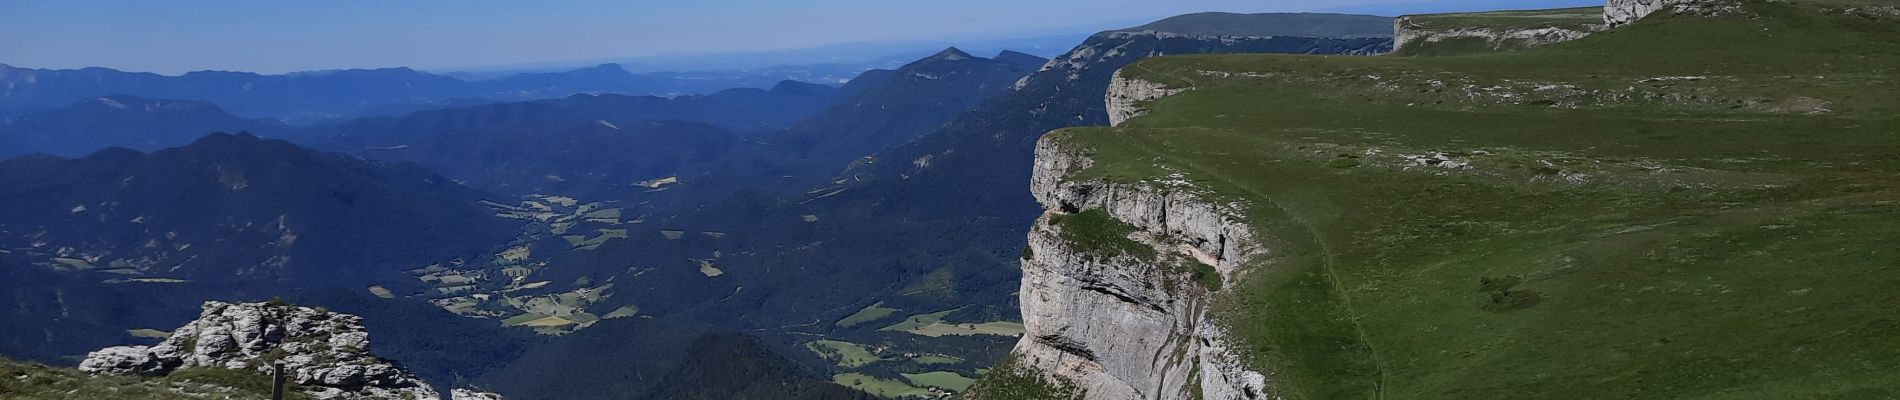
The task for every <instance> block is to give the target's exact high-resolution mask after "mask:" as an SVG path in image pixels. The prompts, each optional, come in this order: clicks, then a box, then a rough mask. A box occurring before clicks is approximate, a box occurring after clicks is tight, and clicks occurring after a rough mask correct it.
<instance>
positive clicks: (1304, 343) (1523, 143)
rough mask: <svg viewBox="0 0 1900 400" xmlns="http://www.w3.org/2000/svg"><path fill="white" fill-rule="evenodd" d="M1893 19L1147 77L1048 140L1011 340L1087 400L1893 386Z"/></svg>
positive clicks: (1898, 144)
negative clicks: (1040, 210) (1080, 124)
mask: <svg viewBox="0 0 1900 400" xmlns="http://www.w3.org/2000/svg"><path fill="white" fill-rule="evenodd" d="M1894 6H1895V5H1894V4H1891V3H1888V4H1885V5H1880V6H1866V5H1864V4H1843V3H1840V2H1834V1H1816V2H1767V1H1732V0H1713V1H1697V2H1688V3H1687V4H1686V5H1683V6H1680V7H1664V8H1662V9H1661V10H1660V11H1657V12H1656V13H1655V14H1651V15H1649V16H1648V17H1647V18H1643V19H1641V20H1639V21H1636V22H1634V23H1629V24H1627V25H1622V26H1619V27H1617V28H1614V29H1612V30H1608V31H1604V32H1599V33H1595V34H1592V35H1590V36H1587V37H1584V38H1581V39H1577V40H1574V41H1569V42H1564V43H1558V44H1554V45H1549V46H1545V47H1539V48H1533V49H1529V50H1522V51H1514V52H1502V53H1473V54H1468V55H1458V56H1444V57H1417V58H1413V57H1371V58H1358V57H1326V56H1286V55H1222V56H1210V55H1190V56H1177V57H1163V58H1155V59H1149V60H1144V61H1141V62H1137V63H1135V64H1134V65H1132V66H1131V67H1129V68H1125V69H1123V70H1122V71H1121V73H1120V74H1119V75H1118V78H1117V84H1116V87H1118V88H1120V89H1117V90H1116V91H1115V92H1114V93H1111V95H1110V96H1109V99H1110V102H1111V103H1112V104H1111V107H1112V108H1113V107H1125V108H1127V109H1131V110H1135V111H1137V112H1133V113H1131V114H1130V115H1139V116H1135V117H1133V118H1132V119H1128V120H1126V121H1125V122H1122V123H1120V124H1119V126H1117V127H1114V128H1077V129H1067V130H1061V131H1057V132H1055V133H1051V134H1050V135H1048V136H1045V137H1044V138H1043V139H1042V143H1041V144H1040V145H1039V146H1040V147H1039V152H1038V161H1037V166H1038V175H1037V176H1038V180H1037V183H1036V185H1035V186H1034V187H1035V188H1036V195H1037V196H1038V198H1039V199H1041V200H1043V203H1044V204H1045V207H1047V208H1048V211H1047V213H1046V214H1045V216H1044V222H1039V223H1038V224H1037V225H1036V226H1037V227H1036V228H1035V229H1034V232H1033V233H1032V234H1031V243H1032V245H1034V246H1032V247H1035V248H1034V249H1033V250H1035V251H1034V252H1033V254H1032V253H1031V252H1030V251H1027V250H1026V251H1025V253H1024V255H1025V257H1026V258H1027V259H1029V260H1030V261H1026V262H1025V267H1024V268H1025V272H1024V273H1025V276H1026V278H1025V280H1024V283H1023V291H1024V295H1023V302H1024V314H1025V324H1026V325H1027V326H1028V330H1029V336H1027V337H1026V338H1025V339H1024V341H1023V342H1021V343H1019V344H1018V346H1017V350H1016V353H1017V354H1018V356H1019V357H1022V359H1023V360H1024V361H1021V364H1022V365H1031V366H1036V367H1039V368H1041V369H1042V370H1043V371H1047V372H1048V373H1049V374H1051V375H1047V376H1055V377H1060V378H1063V379H1070V380H1072V381H1074V382H1075V383H1078V384H1082V385H1083V386H1084V387H1085V388H1088V389H1089V390H1091V392H1090V393H1089V394H1088V396H1090V398H1114V395H1113V393H1118V392H1119V391H1125V390H1126V391H1136V392H1143V391H1146V393H1147V394H1148V395H1152V396H1156V397H1158V398H1190V397H1199V396H1200V395H1202V394H1203V393H1205V394H1206V396H1207V397H1208V398H1217V397H1218V398H1229V397H1228V394H1235V393H1238V392H1247V393H1253V394H1260V393H1257V392H1255V391H1256V390H1264V391H1265V393H1264V394H1266V395H1270V396H1273V397H1282V398H1292V399H1317V398H1369V397H1370V398H1580V399H1595V398H1887V397H1893V396H1895V395H1900V385H1896V382H1895V381H1894V380H1893V379H1892V372H1891V371H1892V368H1894V367H1895V366H1896V364H1895V360H1900V350H1897V349H1895V348H1894V347H1893V346H1891V345H1889V344H1890V343H1895V342H1896V341H1900V330H1897V329H1896V325H1895V321H1900V314H1896V313H1895V311H1894V310H1893V309H1892V308H1891V307H1888V306H1886V305H1888V304H1892V303H1893V302H1895V301H1900V297H1896V293H1900V290H1897V289H1900V271H1897V270H1895V269H1894V268H1893V267H1892V266H1893V265H1896V263H1900V255H1896V254H1893V252H1891V251H1889V250H1890V248H1891V247H1892V246H1891V243H1894V242H1895V241H1896V240H1900V231H1895V230H1894V229H1892V227H1893V226H1894V224H1895V223H1896V222H1900V208H1896V206H1895V205H1896V204H1900V182H1897V181H1895V179H1894V176H1896V173H1900V162H1896V160H1900V119H1896V117H1895V115H1896V113H1895V111H1897V110H1900V101H1896V99H1900V86H1897V85H1896V83H1895V82H1897V81H1896V79H1895V78H1896V76H1895V74H1896V71H1895V70H1894V69H1892V67H1891V66H1893V65H1900V57H1897V56H1896V55H1900V47H1896V46H1897V45H1896V44H1897V43H1900V23H1897V22H1900V9H1897V8H1895V7H1894ZM1142 112H1145V114H1142ZM1071 221H1073V222H1071ZM1130 275H1133V276H1144V275H1146V276H1156V277H1159V278H1158V279H1160V281H1165V282H1179V283H1182V284H1184V285H1185V286H1173V287H1170V288H1163V287H1161V286H1160V285H1159V284H1156V285H1155V286H1152V287H1147V288H1144V287H1142V286H1141V285H1139V284H1132V285H1131V284H1129V283H1128V281H1127V280H1126V279H1127V277H1128V276H1130ZM1203 277H1215V278H1217V279H1211V280H1209V279H1200V278H1203ZM1196 281H1198V282H1200V284H1199V285H1191V284H1189V283H1191V282H1196ZM1065 282H1077V283H1075V284H1071V283H1065ZM1078 285H1080V286H1078ZM1108 294H1113V296H1109V295H1108ZM1062 310H1068V311H1069V312H1068V313H1062V312H1057V311H1062ZM1200 310H1208V311H1206V312H1205V314H1202V312H1201V311H1200ZM1032 315H1040V316H1042V317H1035V316H1032ZM1204 320H1211V322H1203V321H1204ZM1087 321H1117V322H1115V323H1112V324H1108V326H1101V324H1094V325H1090V324H1087ZM1065 328H1066V329H1067V330H1064V329H1065ZM1147 329H1154V330H1153V331H1148V330H1147ZM1103 332H1150V333H1151V334H1149V335H1133V336H1100V335H1101V334H1102V333H1103ZM1156 332H1161V333H1156ZM1166 332H1173V333H1177V334H1179V333H1183V332H1185V333H1187V334H1189V335H1192V336H1190V337H1192V338H1195V339H1198V340H1185V341H1182V342H1180V343H1183V344H1181V346H1183V347H1181V348H1180V349H1181V350H1174V351H1173V352H1172V353H1167V352H1166V351H1164V353H1160V354H1172V355H1173V356H1172V358H1167V360H1170V361H1169V362H1167V363H1162V364H1160V365H1145V364H1138V363H1147V362H1148V361H1149V360H1151V359H1150V358H1149V357H1150V356H1149V355H1141V356H1140V359H1139V360H1131V359H1128V358H1129V357H1126V356H1124V355H1125V354H1128V353H1136V354H1140V352H1139V351H1131V350H1130V349H1149V348H1163V349H1175V347H1165V346H1172V345H1171V344H1169V343H1176V342H1172V340H1175V339H1174V338H1175V337H1177V336H1176V335H1166V336H1165V337H1167V338H1168V339H1166V340H1167V341H1161V340H1159V339H1158V338H1161V337H1164V335H1162V333H1166ZM1142 338H1157V339H1155V340H1146V339H1142ZM1103 346H1112V347H1103ZM1076 365H1080V366H1076ZM1090 365H1095V366H1099V368H1093V367H1090ZM1144 365H1145V366H1144ZM1056 366H1065V367H1063V368H1062V369H1060V370H1057V369H1053V368H1054V367H1056ZM1131 366H1133V367H1131ZM1090 371H1095V372H1093V373H1091V372H1090ZM1183 378H1185V379H1187V380H1188V381H1187V383H1185V384H1183V382H1182V380H1180V379H1183ZM1159 379H1167V380H1166V381H1167V382H1172V383H1171V384H1169V385H1171V386H1146V385H1143V383H1153V382H1156V380H1159ZM982 385H983V384H981V383H979V386H982ZM1162 388H1175V389H1171V390H1178V392H1177V391H1169V390H1162ZM1156 390H1160V391H1158V392H1157V391H1156ZM1230 390H1231V391H1230ZM1217 392H1219V393H1223V394H1222V395H1220V396H1216V393H1217ZM1236 395H1237V394H1236ZM1100 396H1106V397H1100Z"/></svg>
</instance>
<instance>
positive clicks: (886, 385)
mask: <svg viewBox="0 0 1900 400" xmlns="http://www.w3.org/2000/svg"><path fill="white" fill-rule="evenodd" d="M831 381H832V382H834V383H837V384H839V385H845V386H849V387H851V388H853V389H857V390H862V391H864V392H865V393H870V394H874V395H878V397H884V398H895V397H904V396H917V397H934V396H933V395H932V394H931V393H930V390H929V389H924V388H920V387H916V386H911V385H910V384H907V383H904V382H903V381H898V380H894V379H881V378H878V377H874V376H870V375H865V374H861V373H856V372H851V373H843V374H837V375H832V376H831Z"/></svg>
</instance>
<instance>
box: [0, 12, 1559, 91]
mask: <svg viewBox="0 0 1900 400" xmlns="http://www.w3.org/2000/svg"><path fill="white" fill-rule="evenodd" d="M1589 4H1593V3H1587V2H1582V1H1575V0H1537V1H1531V2H1500V1H1496V0H1398V1H1393V0H1332V1H1324V0H1282V1H1271V2H1257V1H1238V0H1186V1H1175V2H1167V3H1163V4H1151V3H1149V2H1139V1H1133V0H1098V1H1093V2H1087V3H1084V2H1081V1H1074V0H1059V1H1048V2H1036V3H1012V2H1003V1H1000V0H976V1H967V2H959V3H957V4H915V3H909V2H906V3H902V4H897V3H885V2H870V1H862V0H820V1H813V2H801V3H796V4H790V3H777V2H764V1H758V0H745V1H735V2H725V3H719V4H700V3H694V4H670V3H667V4H659V3H656V4H646V3H633V4H630V3H621V2H607V1H604V0H585V1H575V2H567V3H558V4H540V3H536V4H526V3H519V4H518V3H503V2H488V1H482V2H457V3H448V2H442V1H423V2H409V3H390V4H384V3H333V2H309V1H296V2H269V3H251V2H237V1H229V0H218V1H208V2H198V3H192V4H189V5H179V4H171V3H162V4H161V3H143V2H131V1H102V2H27V1H21V0H0V15H8V16H13V17H15V18H14V20H12V21H7V23H4V24H0V37H3V38H31V39H15V40H0V63H5V64H8V65H13V66H16V67H23V68H48V69H71V68H84V67H107V68H114V69H120V70H126V71H139V72H153V73H160V74H167V75H175V74H180V73H184V72H189V71H199V70H226V71H246V72H258V73H266V74H277V73H287V72H298V71H318V70H332V69H373V68H392V67H408V68H414V69H418V70H427V71H437V72H448V71H482V70H489V71H492V70H507V69H530V68H565V67H576V66H584V65H591V64H597V63H603V62H630V61H635V60H668V59H672V60H679V59H689V58H692V57H710V56H720V55H747V54H764V53H772V52H785V53H796V52H801V51H810V52H813V53H812V54H801V55H800V56H805V59H824V57H825V56H826V54H822V53H821V52H822V51H825V50H826V49H838V48H849V47H851V46H859V47H864V48H878V47H879V46H882V47H888V48H904V49H906V50H905V51H904V52H912V51H918V50H919V49H921V48H923V47H929V46H966V45H972V44H976V43H982V42H994V41H1003V40H1012V39H1023V38H1033V37H1044V36H1060V35H1085V34H1087V33H1091V32H1094V31H1099V30H1104V29H1115V28H1122V27H1126V26H1129V25H1133V24H1139V23H1142V22H1145V21H1152V20H1155V19H1160V18H1165V17H1168V16H1173V15H1179V14H1186V13H1193V12H1205V11H1223V12H1249V13H1251V12H1355V13H1366V14H1376V15H1398V14H1404V13H1414V12H1438V11H1449V10H1483V9H1495V8H1501V7H1504V8H1542V7H1559V6H1572V5H1589ZM578 10H585V11H586V12H575V11H578ZM998 10H1008V11H1007V12H999V11H998ZM659 15H665V16H666V17H665V18H658V17H655V16H659ZM867 16H875V18H866V17H867ZM1054 16H1060V17H1061V18H1055V17H1054ZM1050 21H1064V22H1061V23H1051V22H1050ZM907 45H908V46H910V47H906V46H907ZM1071 45H1072V44H1071ZM861 51H864V50H861ZM898 53H900V52H892V53H891V54H878V55H877V56H889V55H896V54H898ZM840 57H842V56H840ZM852 57H859V58H869V57H868V56H864V55H862V54H858V55H853V56H852ZM788 60H789V59H788ZM760 61H761V62H762V63H763V64H762V65H795V64H802V63H806V62H804V61H809V60H804V61H787V62H783V63H773V62H769V61H770V60H760ZM836 61H840V62H856V61H862V60H844V59H840V60H836ZM726 64H730V61H728V62H727V63H726Z"/></svg>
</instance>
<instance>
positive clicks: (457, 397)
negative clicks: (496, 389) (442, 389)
mask: <svg viewBox="0 0 1900 400" xmlns="http://www.w3.org/2000/svg"><path fill="white" fill-rule="evenodd" d="M449 400H502V398H501V395H499V394H494V393H484V392H477V391H473V390H468V389H455V390H450V391H449Z"/></svg>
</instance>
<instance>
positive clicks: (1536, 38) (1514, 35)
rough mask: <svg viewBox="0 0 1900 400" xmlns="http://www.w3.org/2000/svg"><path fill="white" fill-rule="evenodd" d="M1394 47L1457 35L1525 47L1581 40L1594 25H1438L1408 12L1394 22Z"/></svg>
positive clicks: (1504, 46)
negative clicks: (1484, 26)
mask: <svg viewBox="0 0 1900 400" xmlns="http://www.w3.org/2000/svg"><path fill="white" fill-rule="evenodd" d="M1392 25H1393V32H1394V37H1393V39H1392V40H1393V48H1394V49H1396V50H1401V51H1402V50H1404V49H1405V48H1406V46H1407V45H1418V44H1420V43H1434V42H1442V41H1446V40H1453V39H1479V40H1483V41H1484V42H1485V44H1486V45H1488V46H1490V47H1491V48H1492V49H1499V50H1502V49H1521V48H1529V47H1537V46H1543V45H1547V44H1551V43H1557V42H1566V41H1571V40H1577V39H1579V38H1582V37H1584V36H1589V35H1590V33H1591V32H1594V30H1592V29H1576V28H1572V27H1559V26H1545V27H1534V28H1523V29H1493V28H1472V27H1459V28H1452V29H1436V28H1432V27H1428V26H1425V25H1423V24H1420V23H1418V22H1417V20H1416V19H1414V17H1410V16H1406V17H1399V19H1397V20H1395V21H1393V22H1392Z"/></svg>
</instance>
